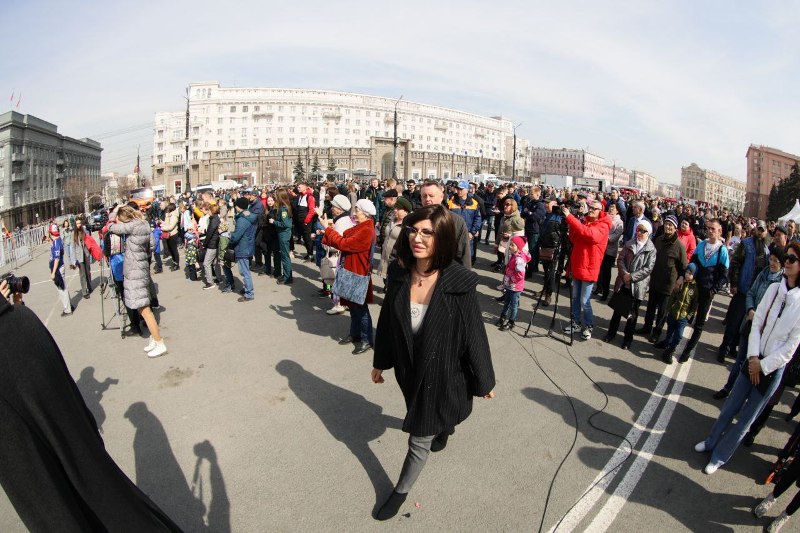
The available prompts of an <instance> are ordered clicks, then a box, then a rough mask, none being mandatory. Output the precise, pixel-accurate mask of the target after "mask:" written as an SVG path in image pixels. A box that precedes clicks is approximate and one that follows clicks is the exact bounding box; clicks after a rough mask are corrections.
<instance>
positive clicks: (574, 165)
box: [530, 147, 605, 179]
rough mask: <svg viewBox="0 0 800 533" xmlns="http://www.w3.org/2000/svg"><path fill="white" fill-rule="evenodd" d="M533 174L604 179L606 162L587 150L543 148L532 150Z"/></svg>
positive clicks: (531, 164) (531, 165)
mask: <svg viewBox="0 0 800 533" xmlns="http://www.w3.org/2000/svg"><path fill="white" fill-rule="evenodd" d="M530 157H531V163H530V168H531V172H532V173H534V174H557V175H560V176H572V177H573V178H575V179H578V178H584V177H586V178H588V177H592V178H602V177H604V172H603V168H602V167H603V166H604V165H605V161H604V160H603V158H602V157H600V156H598V155H595V154H591V153H589V152H587V151H586V150H574V149H571V148H542V147H534V148H531V150H530Z"/></svg>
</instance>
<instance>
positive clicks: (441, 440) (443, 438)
mask: <svg viewBox="0 0 800 533" xmlns="http://www.w3.org/2000/svg"><path fill="white" fill-rule="evenodd" d="M455 431H456V430H455V429H452V430H450V431H444V432H442V433H439V434H438V435H436V438H435V439H433V442H432V443H431V451H432V452H440V451H442V450H444V448H445V446H447V439H449V438H450V435H452V434H453V433H455Z"/></svg>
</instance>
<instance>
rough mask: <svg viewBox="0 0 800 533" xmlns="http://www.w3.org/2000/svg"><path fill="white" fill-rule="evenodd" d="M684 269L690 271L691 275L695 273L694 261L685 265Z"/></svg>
mask: <svg viewBox="0 0 800 533" xmlns="http://www.w3.org/2000/svg"><path fill="white" fill-rule="evenodd" d="M686 271H687V272H691V273H692V276H694V275H695V274H697V265H696V264H694V263H689V266H688V267H686Z"/></svg>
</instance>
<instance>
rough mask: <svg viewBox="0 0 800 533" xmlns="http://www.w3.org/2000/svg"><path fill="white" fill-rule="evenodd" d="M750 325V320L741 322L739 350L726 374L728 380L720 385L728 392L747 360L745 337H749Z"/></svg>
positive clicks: (751, 322)
mask: <svg viewBox="0 0 800 533" xmlns="http://www.w3.org/2000/svg"><path fill="white" fill-rule="evenodd" d="M752 326H753V321H752V320H745V321H744V322H742V327H741V329H740V330H739V351H738V353H737V354H736V362H735V363H733V366H731V372H730V374H728V381H727V382H726V383H725V386H724V387H722V388H723V389H725V390H726V391H728V392H730V391H731V389H732V388H733V385H734V383H736V378H737V376H738V375H739V374H740V373H741V371H742V365H744V364H745V361H747V339H748V337H750V328H751V327H752Z"/></svg>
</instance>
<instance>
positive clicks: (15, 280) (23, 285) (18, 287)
mask: <svg viewBox="0 0 800 533" xmlns="http://www.w3.org/2000/svg"><path fill="white" fill-rule="evenodd" d="M4 280H5V281H6V282H7V283H8V289H9V290H10V291H11V294H16V293H20V294H28V291H29V290H31V280H30V279H28V276H15V275H14V273H13V272H9V273H7V274H3V275H2V276H0V281H4Z"/></svg>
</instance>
